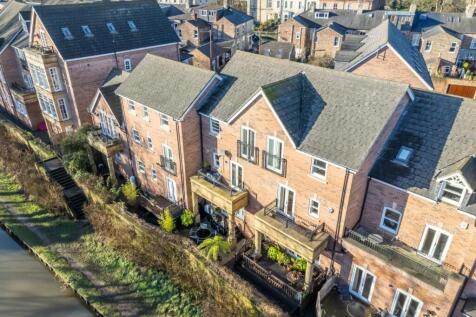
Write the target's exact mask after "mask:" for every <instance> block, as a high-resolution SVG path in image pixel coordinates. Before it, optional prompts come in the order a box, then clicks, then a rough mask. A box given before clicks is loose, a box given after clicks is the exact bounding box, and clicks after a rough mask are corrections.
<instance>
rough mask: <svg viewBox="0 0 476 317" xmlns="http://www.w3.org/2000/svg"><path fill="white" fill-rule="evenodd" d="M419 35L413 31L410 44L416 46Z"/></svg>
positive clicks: (418, 41)
mask: <svg viewBox="0 0 476 317" xmlns="http://www.w3.org/2000/svg"><path fill="white" fill-rule="evenodd" d="M420 38H421V35H420V34H419V33H414V34H413V35H412V46H414V47H418V46H419V45H420Z"/></svg>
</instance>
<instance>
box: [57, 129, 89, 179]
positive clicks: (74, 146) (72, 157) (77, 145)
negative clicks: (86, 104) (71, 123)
mask: <svg viewBox="0 0 476 317" xmlns="http://www.w3.org/2000/svg"><path fill="white" fill-rule="evenodd" d="M89 129H90V127H89V126H87V125H85V126H83V127H81V128H80V129H79V130H78V131H76V132H71V133H68V134H67V135H66V136H65V137H64V138H63V140H61V144H60V147H61V153H62V154H63V162H64V164H65V167H66V169H67V170H68V171H69V172H70V173H72V174H76V173H79V172H84V171H89V170H90V166H89V158H88V152H87V146H88V141H87V133H88V131H89Z"/></svg>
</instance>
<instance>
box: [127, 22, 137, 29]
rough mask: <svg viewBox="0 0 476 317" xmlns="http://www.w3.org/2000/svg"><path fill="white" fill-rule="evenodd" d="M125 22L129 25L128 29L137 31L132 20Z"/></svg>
mask: <svg viewBox="0 0 476 317" xmlns="http://www.w3.org/2000/svg"><path fill="white" fill-rule="evenodd" d="M127 24H128V25H129V29H131V32H136V31H137V26H136V24H135V23H134V21H127Z"/></svg>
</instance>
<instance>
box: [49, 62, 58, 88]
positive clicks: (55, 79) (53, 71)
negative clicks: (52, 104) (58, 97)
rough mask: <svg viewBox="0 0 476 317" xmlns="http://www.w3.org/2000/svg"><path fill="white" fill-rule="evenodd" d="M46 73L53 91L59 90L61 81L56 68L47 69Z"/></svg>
mask: <svg viewBox="0 0 476 317" xmlns="http://www.w3.org/2000/svg"><path fill="white" fill-rule="evenodd" d="M48 73H49V74H50V78H51V83H52V84H53V87H52V88H53V91H60V90H61V80H60V76H59V72H58V68H57V67H50V68H48Z"/></svg>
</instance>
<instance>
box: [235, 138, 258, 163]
mask: <svg viewBox="0 0 476 317" xmlns="http://www.w3.org/2000/svg"><path fill="white" fill-rule="evenodd" d="M236 154H237V156H238V157H240V158H242V159H244V160H247V161H248V162H250V163H252V164H258V158H259V149H258V148H257V147H252V146H250V145H249V144H247V143H244V142H241V140H238V141H237V142H236Z"/></svg>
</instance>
